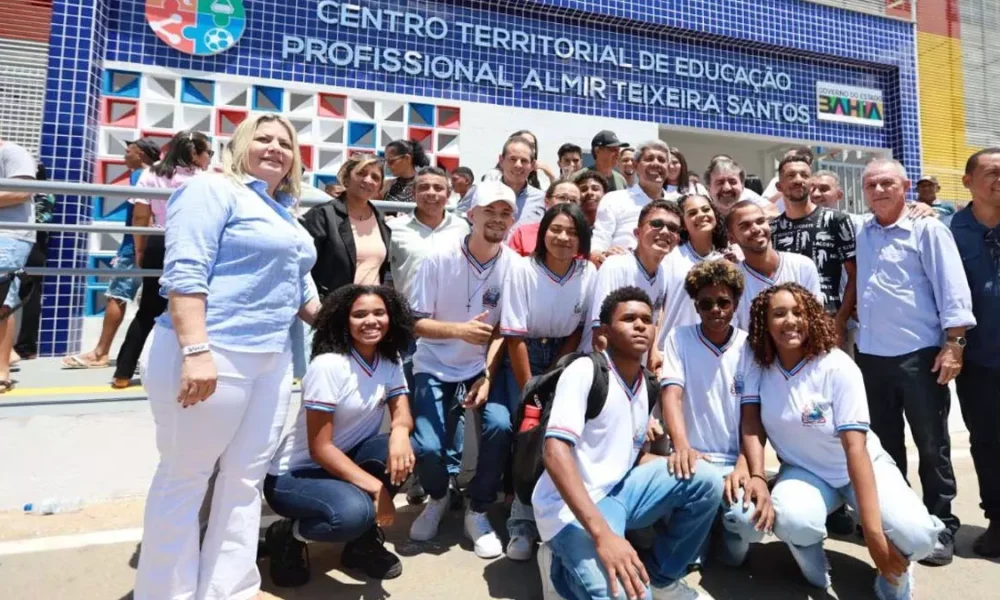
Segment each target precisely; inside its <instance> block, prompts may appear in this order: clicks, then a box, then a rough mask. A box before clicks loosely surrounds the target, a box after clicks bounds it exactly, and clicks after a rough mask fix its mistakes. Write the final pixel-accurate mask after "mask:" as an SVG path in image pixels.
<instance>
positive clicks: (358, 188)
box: [302, 155, 389, 298]
mask: <svg viewBox="0 0 1000 600" xmlns="http://www.w3.org/2000/svg"><path fill="white" fill-rule="evenodd" d="M383 173H384V166H383V162H382V159H380V158H377V157H374V156H371V155H357V156H354V157H352V158H350V159H348V161H347V162H345V163H344V166H342V167H341V168H340V171H339V172H338V173H337V179H338V180H339V182H340V184H341V185H343V186H344V188H345V190H344V192H343V193H342V194H341V195H340V196H339V197H337V198H334V199H333V200H331V201H330V202H327V203H326V204H323V205H320V206H315V207H313V208H311V209H309V211H308V212H306V214H305V215H303V217H302V225H303V226H304V227H305V228H306V230H307V231H308V232H309V233H310V234H311V235H312V236H313V239H314V240H315V242H316V254H317V259H316V265H315V266H314V267H313V269H312V276H313V280H314V281H315V282H316V287H317V288H318V289H319V295H320V297H321V298H322V297H325V296H326V295H327V294H329V293H331V292H333V291H334V290H336V289H337V288H339V287H341V286H344V285H348V284H352V283H357V284H362V285H378V284H382V283H384V282H385V279H386V276H387V275H388V272H389V251H388V249H389V228H388V227H386V225H385V218H384V217H383V215H382V213H381V212H379V210H378V209H377V208H375V206H374V205H373V204H372V202H371V201H372V199H373V198H377V197H378V195H379V194H380V193H381V191H382V180H383V177H384V176H383Z"/></svg>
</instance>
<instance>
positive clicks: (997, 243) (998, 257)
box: [983, 229, 1000, 263]
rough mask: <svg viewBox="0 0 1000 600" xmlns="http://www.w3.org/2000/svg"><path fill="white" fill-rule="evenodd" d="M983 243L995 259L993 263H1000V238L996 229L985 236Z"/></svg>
mask: <svg viewBox="0 0 1000 600" xmlns="http://www.w3.org/2000/svg"><path fill="white" fill-rule="evenodd" d="M983 241H985V242H986V247H987V248H989V250H990V256H992V257H993V262H995V263H1000V236H998V235H997V230H996V229H990V230H989V231H987V232H986V235H984V236H983Z"/></svg>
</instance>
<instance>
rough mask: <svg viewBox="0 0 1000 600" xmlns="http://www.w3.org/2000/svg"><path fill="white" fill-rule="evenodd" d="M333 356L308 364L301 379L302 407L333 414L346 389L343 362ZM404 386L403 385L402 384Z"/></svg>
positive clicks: (314, 360)
mask: <svg viewBox="0 0 1000 600" xmlns="http://www.w3.org/2000/svg"><path fill="white" fill-rule="evenodd" d="M338 358H342V357H338V356H337V355H335V354H321V355H319V356H317V357H316V358H314V359H313V361H312V362H311V363H309V368H308V369H306V375H305V377H303V378H302V407H303V408H305V409H306V410H318V411H322V412H330V413H332V412H334V411H335V410H336V409H337V405H338V404H340V401H341V399H342V398H343V393H344V391H345V390H346V389H347V387H348V386H347V381H346V379H347V378H346V377H345V375H346V374H345V373H344V367H343V364H342V363H343V361H342V360H338ZM404 386H405V383H404Z"/></svg>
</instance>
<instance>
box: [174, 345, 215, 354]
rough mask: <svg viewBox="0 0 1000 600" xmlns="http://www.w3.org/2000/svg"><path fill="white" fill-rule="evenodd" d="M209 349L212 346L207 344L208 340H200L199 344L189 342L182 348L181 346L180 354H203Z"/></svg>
mask: <svg viewBox="0 0 1000 600" xmlns="http://www.w3.org/2000/svg"><path fill="white" fill-rule="evenodd" d="M211 349H212V348H211V346H209V345H208V342H202V343H200V344H191V345H190V346H184V347H183V348H181V354H182V355H184V356H185V357H187V356H192V355H195V354H203V353H205V352H208V351H209V350H211Z"/></svg>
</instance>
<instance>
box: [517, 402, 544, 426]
mask: <svg viewBox="0 0 1000 600" xmlns="http://www.w3.org/2000/svg"><path fill="white" fill-rule="evenodd" d="M541 420H542V409H541V407H538V406H535V405H534V404H528V405H527V406H525V407H524V418H523V419H521V428H520V429H518V433H524V432H525V431H530V430H532V429H534V428H535V427H538V424H539V423H541Z"/></svg>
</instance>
